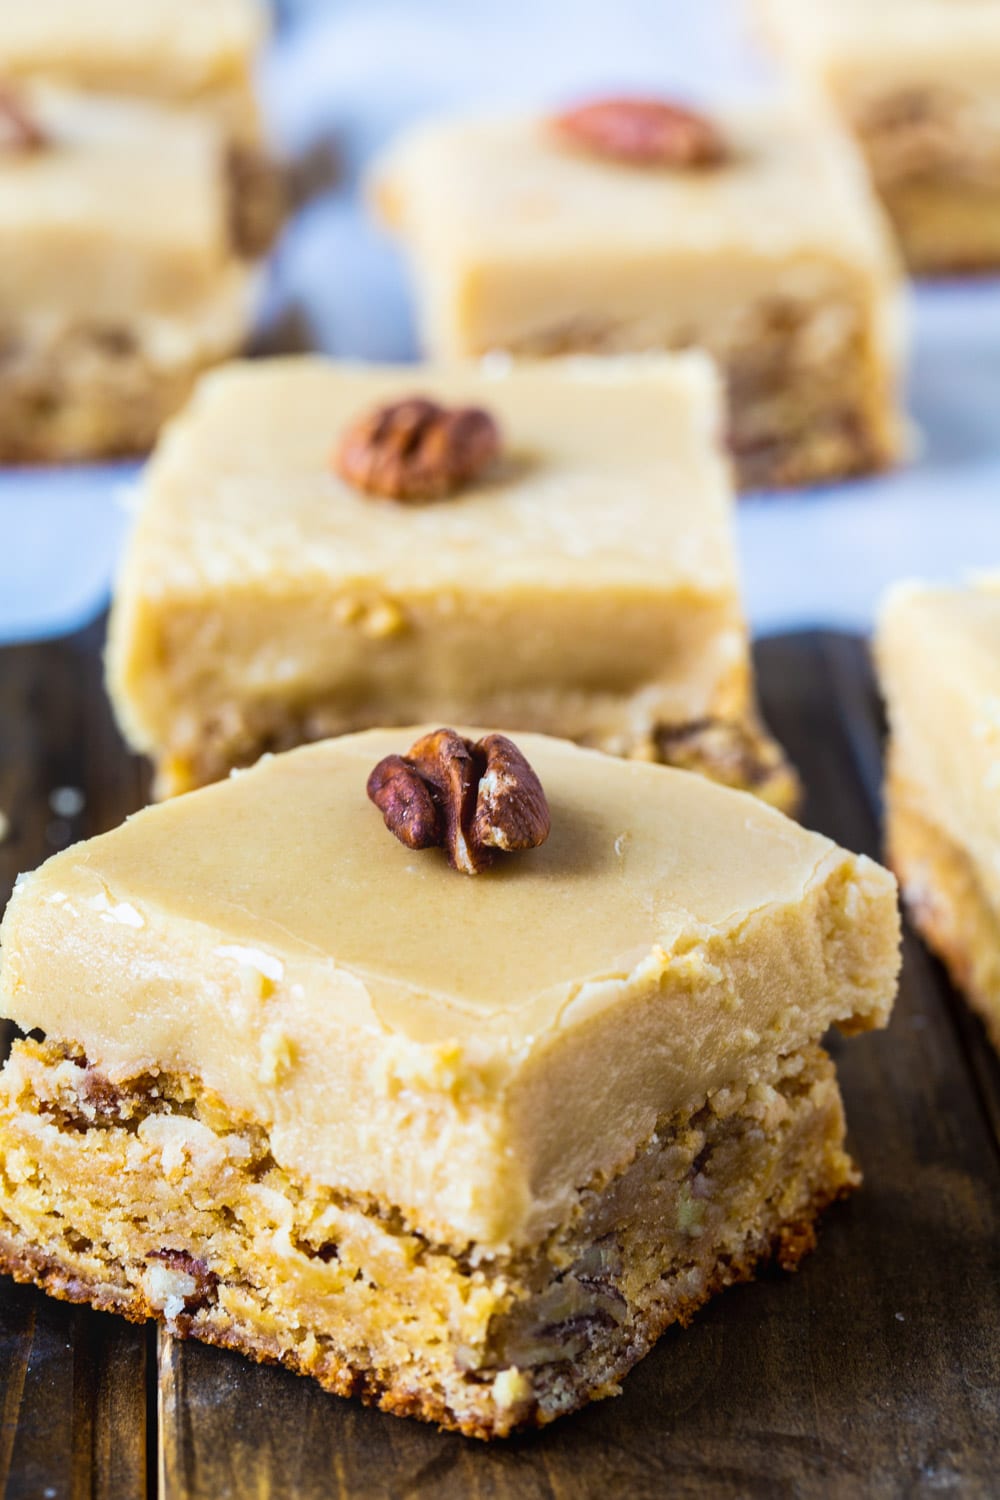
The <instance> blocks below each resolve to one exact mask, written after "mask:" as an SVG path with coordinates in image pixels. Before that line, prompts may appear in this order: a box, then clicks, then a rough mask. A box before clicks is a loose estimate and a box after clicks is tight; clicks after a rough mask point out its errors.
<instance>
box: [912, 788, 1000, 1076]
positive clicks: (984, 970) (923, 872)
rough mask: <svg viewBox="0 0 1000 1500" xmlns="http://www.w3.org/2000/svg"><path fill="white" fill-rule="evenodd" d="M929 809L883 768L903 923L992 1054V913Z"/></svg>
mask: <svg viewBox="0 0 1000 1500" xmlns="http://www.w3.org/2000/svg"><path fill="white" fill-rule="evenodd" d="M932 806H933V799H932V798H929V797H927V796H926V795H921V794H920V793H918V792H917V791H916V790H915V788H914V787H913V786H912V784H911V783H910V782H908V781H907V779H906V778H905V776H904V775H902V774H901V773H900V772H899V770H898V768H896V767H893V766H892V765H891V764H890V774H889V777H888V780H887V783H886V842H887V852H888V859H889V863H890V865H891V866H892V868H893V869H894V870H895V871H896V874H897V876H898V877H899V883H900V888H901V892H902V896H903V900H904V902H905V903H906V908H907V911H908V913H909V916H910V919H911V921H912V922H913V925H914V926H915V927H916V928H917V930H918V931H919V932H920V934H921V936H922V937H923V938H924V939H925V940H926V942H927V943H928V945H929V946H930V947H931V948H933V950H934V952H935V953H937V954H938V956H939V957H940V958H941V960H942V961H943V963H944V964H945V965H946V967H947V969H948V972H949V974H950V975H951V978H952V980H953V982H954V983H955V984H956V985H957V986H958V988H959V989H961V990H962V991H963V992H964V993H965V995H966V997H967V998H968V1000H969V1003H970V1005H972V1006H973V1008H974V1009H975V1010H977V1011H978V1012H979V1014H980V1015H981V1016H982V1018H983V1021H984V1022H985V1025H986V1029H987V1031H988V1032H989V1035H990V1039H991V1040H992V1042H993V1045H994V1046H995V1047H996V1048H997V1050H998V1051H1000V913H998V912H997V910H996V908H995V907H994V905H993V903H992V902H991V900H990V898H989V896H988V894H987V892H986V890H985V889H984V887H983V884H982V881H981V880H980V878H979V875H978V874H977V871H976V866H975V863H974V861H973V860H972V859H971V858H970V856H969V854H968V853H967V852H966V851H965V850H964V849H962V848H960V847H959V845H958V844H956V843H955V841H954V840H953V839H951V838H950V837H949V836H948V834H947V833H946V832H945V831H944V830H943V829H942V828H941V827H940V826H939V825H938V824H937V823H935V821H934V818H933V815H932V814H931V813H930V812H929V809H930V808H931V807H932Z"/></svg>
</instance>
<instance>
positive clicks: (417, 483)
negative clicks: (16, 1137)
mask: <svg viewBox="0 0 1000 1500" xmlns="http://www.w3.org/2000/svg"><path fill="white" fill-rule="evenodd" d="M500 447H501V442H500V429H499V427H498V426H497V423H496V422H495V421H494V419H493V418H492V417H491V416H490V414H489V412H487V411H483V410H481V409H480V408H479V407H476V406H457V407H446V406H441V405H440V404H439V403H438V402H437V401H430V400H428V399H427V398H426V397H424V396H410V397H408V398H407V399H406V400H403V401H395V402H393V403H392V404H391V405H388V406H380V407H377V408H376V409H375V410H374V411H370V412H365V413H364V414H363V415H362V416H360V417H359V418H358V419H357V420H356V421H354V422H352V423H351V424H350V426H349V427H348V428H347V430H346V432H345V433H344V434H343V436H342V438H341V440H340V444H339V446H338V448H337V452H336V454H335V456H334V467H335V468H336V470H337V472H338V473H339V474H340V476H341V478H342V479H346V480H347V482H348V484H352V485H353V486H354V487H355V488H356V489H359V490H362V491H363V492H364V493H365V494H367V495H377V496H380V497H382V498H383V499H389V500H412V501H419V500H441V499H444V498H445V497H446V496H448V495H454V494H455V493H457V491H459V490H461V489H464V488H465V487H466V486H467V485H470V484H472V483H474V481H475V480H477V479H478V478H479V477H480V476H481V475H482V474H483V473H484V471H485V470H486V469H487V468H488V467H489V465H490V464H491V463H493V462H494V461H495V459H496V458H497V457H498V456H499V454H500Z"/></svg>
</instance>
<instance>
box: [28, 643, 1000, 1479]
mask: <svg viewBox="0 0 1000 1500" xmlns="http://www.w3.org/2000/svg"><path fill="white" fill-rule="evenodd" d="M95 651H96V637H95V636H94V635H91V636H89V637H88V638H86V639H84V640H78V641H75V642H70V643H55V644H52V645H48V646H43V647H34V648H24V649H22V650H18V651H13V652H6V653H0V807H2V808H4V809H5V810H6V811H7V812H8V813H9V814H12V815H13V823H14V837H13V839H12V840H11V841H10V843H9V844H7V845H4V846H0V899H2V898H3V897H4V896H5V894H6V891H5V889H4V883H5V882H6V883H9V882H10V881H11V880H12V879H13V874H14V873H15V871H16V870H17V869H19V868H27V867H29V866H31V865H32V864H34V863H36V862H37V861H38V859H40V858H41V857H43V856H44V855H45V854H46V853H47V852H49V851H50V850H51V849H52V848H54V847H57V845H58V843H59V842H62V841H64V840H65V837H66V835H67V832H68V833H69V834H70V835H71V836H73V837H76V836H78V835H81V834H85V833H89V832H96V831H98V829H100V828H104V827H109V826H112V825H113V824H114V823H116V822H118V821H119V820H120V818H121V817H122V816H123V815H124V814H125V812H127V811H129V810H131V808H132V807H134V806H136V805H138V803H139V799H140V798H141V796H142V782H141V779H140V775H139V773H138V771H137V768H136V767H135V766H134V764H132V763H131V762H129V761H128V760H127V759H126V758H125V757H124V755H123V753H122V751H121V748H120V746H119V745H118V744H117V741H116V738H115V736H114V732H113V730H112V729H111V726H110V723H109V720H108V716H107V712H106V709H105V708H104V705H103V699H102V697H101V694H100V690H99V673H98V669H97V665H96V658H95ZM759 667H760V680H761V689H762V696H763V698H764V703H765V709H766V713H767V715H768V717H769V719H770V721H771V723H772V726H773V728H774V729H775V731H776V732H777V733H778V735H779V737H780V738H782V739H783V740H784V742H785V743H786V745H787V746H788V748H789V750H790V751H791V753H792V755H793V757H794V758H795V759H796V760H797V762H798V764H799V766H800V768H801V769H802V771H803V773H804V777H805V781H806V784H807V788H808V792H809V803H808V806H807V809H806V821H807V822H809V823H811V824H812V825H813V826H815V827H819V828H822V829H823V831H825V832H827V833H830V834H831V835H832V836H834V837H835V838H837V839H839V840H840V841H841V842H843V843H845V844H847V845H849V846H851V847H854V848H858V849H864V850H867V851H868V852H870V853H877V849H878V829H877V806H876V802H877V796H878V782H879V776H880V744H879V733H880V731H879V720H878V705H877V699H876V697H875V694H874V689H873V685H872V682H871V677H870V673H869V670H868V666H867V660H866V654H865V650H864V647H863V646H862V644H861V643H859V642H856V641H853V640H850V639H847V638H842V637H835V636H825V635H824V636H820V635H811V636H799V637H788V638H782V639H777V640H773V641H769V642H765V643H763V645H762V646H761V647H760V650H759ZM58 785H75V786H81V787H82V788H83V789H84V790H85V792H86V796H87V803H86V808H85V810H84V812H83V814H82V816H81V818H80V820H79V826H76V825H75V824H74V826H73V827H72V828H71V829H69V830H66V829H65V828H60V827H58V826H56V827H53V826H52V825H53V823H54V822H55V823H56V824H58V823H59V822H60V821H65V820H59V819H58V818H54V816H53V813H52V810H51V808H50V806H49V802H48V798H49V793H50V791H51V789H52V788H53V787H54V786H58ZM834 1050H835V1051H836V1053H837V1054H838V1060H839V1064H840V1069H841V1078H842V1082H843V1086H844V1093H845V1097H846V1100H847V1107H848V1116H849V1119H850V1124H851V1136H852V1145H853V1149H854V1151H855V1153H856V1155H857V1156H858V1157H859V1158H860V1160H861V1162H862V1165H863V1167H864V1170H865V1176H866V1184H865V1188H864V1191H863V1192H862V1193H861V1194H859V1195H857V1196H856V1197H855V1198H854V1199H853V1200H852V1201H851V1202H850V1203H847V1204H844V1205H841V1206H839V1207H838V1208H836V1209H834V1210H833V1211H832V1213H831V1214H830V1215H829V1216H828V1218H827V1220H826V1223H825V1226H824V1230H823V1234H822V1237H821V1240H820V1245H819V1248H818V1250H817V1252H816V1253H815V1254H814V1255H813V1256H811V1257H810V1258H809V1259H808V1260H807V1261H806V1262H805V1263H804V1265H803V1267H802V1269H801V1270H800V1271H799V1273H798V1274H797V1275H795V1276H791V1277H789V1276H783V1275H780V1274H777V1273H775V1274H768V1275H767V1276H765V1277H764V1278H763V1279H762V1280H761V1281H760V1282H758V1283H756V1284H755V1285H753V1286H749V1287H745V1288H740V1289H737V1290H734V1291H732V1292H729V1293H727V1294H725V1295H724V1296H723V1297H721V1298H718V1299H716V1301H715V1302H714V1303H713V1304H711V1305H710V1306H709V1307H708V1308H707V1309H706V1310H705V1311H704V1312H703V1313H702V1314H700V1315H699V1317H698V1318H697V1319H696V1321H695V1323H694V1324H693V1326H692V1327H691V1328H690V1329H689V1330H687V1331H679V1330H674V1331H672V1332H670V1333H668V1334H667V1336H666V1337H665V1338H664V1339H663V1340H662V1341H661V1343H660V1345H659V1346H658V1347H657V1349H656V1350H655V1351H654V1353H653V1354H652V1355H650V1357H649V1358H648V1359H647V1360H645V1361H644V1362H643V1363H642V1364H641V1365H640V1366H638V1367H637V1369H636V1370H635V1371H634V1372H633V1373H632V1374H631V1375H630V1376H629V1377H628V1379H627V1380H626V1382H625V1386H624V1394H623V1395H622V1396H621V1397H619V1398H618V1399H616V1400H612V1401H607V1402H604V1403H602V1404H600V1405H597V1406H594V1407H591V1408H590V1409H589V1410H588V1411H586V1412H583V1413H580V1414H579V1415H577V1416H575V1417H571V1418H568V1419H566V1420H565V1421H563V1422H561V1423H559V1424H557V1425H556V1426H554V1427H553V1428H551V1429H550V1430H549V1431H548V1432H546V1433H544V1434H542V1435H540V1436H533V1437H528V1438H520V1439H515V1440H514V1441H512V1442H509V1443H507V1444H503V1445H496V1446H495V1447H493V1448H485V1447H483V1446H482V1445H480V1444H477V1443H473V1442H470V1441H467V1440H464V1439H462V1438H459V1437H455V1436H452V1435H442V1434H439V1433H437V1432H435V1431H434V1430H432V1429H428V1428H425V1427H421V1426H419V1425H417V1424H415V1423H410V1422H403V1421H399V1420H397V1419H395V1418H392V1417H385V1416H381V1415H379V1414H377V1413H374V1412H371V1411H367V1410H365V1409H364V1408H362V1407H360V1406H357V1405H355V1404H353V1403H349V1402H345V1401H340V1400H337V1399H336V1398H333V1397H329V1396H326V1395H324V1394H323V1393H322V1392H321V1391H320V1390H319V1389H318V1387H315V1386H314V1385H313V1384H312V1383H311V1382H308V1381H305V1380H301V1379H298V1378H296V1377H294V1376H292V1375H289V1374H287V1373H285V1372H283V1371H281V1370H277V1369H272V1368H267V1367H261V1366H256V1365H252V1364H249V1363H247V1362H246V1361H244V1360H242V1359H240V1358H239V1357H238V1356H236V1355H230V1354H227V1353H224V1352H222V1351H219V1350H214V1349H209V1348H206V1347H203V1346H200V1345H196V1344H186V1345H182V1344H178V1343H175V1342H174V1341H173V1340H171V1339H169V1338H167V1337H165V1336H162V1335H161V1336H159V1338H158V1339H157V1340H156V1353H155V1354H154V1353H153V1352H152V1350H153V1343H152V1341H151V1342H150V1344H149V1350H150V1352H149V1356H148V1361H147V1340H146V1339H145V1338H144V1336H143V1333H142V1331H141V1330H133V1329H131V1328H128V1327H127V1326H126V1325H124V1324H121V1323H118V1322H116V1321H114V1320H112V1319H109V1318H107V1317H102V1316H100V1315H97V1314H92V1313H90V1312H88V1311H85V1310H81V1309H76V1310H73V1309H67V1308H64V1307H61V1306H59V1305H57V1304H54V1303H51V1302H48V1301H46V1299H45V1298H43V1297H42V1296H40V1295H38V1294H36V1293H34V1292H33V1291H31V1290H30V1289H24V1288H13V1287H12V1286H11V1285H10V1283H0V1415H2V1422H3V1425H2V1428H0V1488H2V1478H6V1482H7V1493H8V1494H10V1495H12V1496H15V1497H17V1500H21V1497H22V1496H23V1497H29V1496H30V1497H32V1500H34V1497H36V1496H43V1495H45V1494H46V1491H47V1490H50V1491H51V1492H52V1493H53V1494H54V1495H58V1496H60V1497H62V1496H64V1495H66V1496H73V1497H76V1496H78V1495H84V1496H85V1495H102V1496H103V1495H107V1496H119V1495H121V1496H125V1495H141V1494H142V1493H143V1492H144V1491H143V1486H144V1485H145V1484H147V1483H148V1486H149V1491H150V1493H152V1492H153V1490H154V1489H157V1488H158V1489H159V1490H160V1492H161V1493H162V1494H163V1495H164V1497H165V1500H220V1497H233V1500H244V1497H247V1500H249V1497H254V1500H263V1497H268V1496H274V1497H280V1500H284V1497H293V1496H294V1497H302V1500H319V1497H324V1500H325V1497H330V1496H336V1497H344V1500H347V1497H351V1500H353V1497H358V1496H363V1497H366V1500H368V1497H372V1500H380V1497H386V1500H389V1497H393V1500H395V1497H404V1496H415V1497H416V1496H433V1497H434V1500H452V1497H454V1500H458V1497H462V1500H465V1497H472V1500H479V1497H482V1500H493V1497H497V1500H506V1497H510V1500H515V1497H516V1500H534V1497H539V1500H541V1497H545V1500H570V1497H572V1500H578V1497H590V1496H594V1497H603V1496H606V1495H611V1496H618V1495H628V1496H630V1497H633V1496H634V1497H636V1500H645V1497H652V1496H654V1495H655V1496H661V1495H664V1494H669V1495H670V1496H672V1497H677V1500H685V1497H692V1500H694V1497H698V1500H702V1497H712V1500H716V1497H721V1500H726V1497H751V1500H753V1497H758V1496H760V1497H762V1500H763V1497H765V1496H766V1497H768V1500H770V1497H782V1496H789V1497H792V1496H794V1497H805V1500H809V1497H813V1496H815V1497H823V1500H826V1497H828V1496H833V1497H839V1496H844V1497H848V1496H850V1497H855V1496H868V1495H870V1496H875V1497H882V1496H886V1497H889V1496H910V1495H928V1496H930V1495H938V1494H940V1493H942V1492H943V1493H945V1494H953V1495H961V1496H967V1495H968V1496H979V1495H983V1496H987V1495H994V1494H996V1493H997V1474H998V1472H1000V1135H998V1126H1000V1066H998V1063H997V1059H996V1058H995V1056H994V1055H993V1053H992V1052H991V1051H990V1050H989V1048H988V1046H987V1044H986V1042H985V1038H984V1035H983V1033H982V1029H981V1027H980V1026H979V1024H978V1022H977V1021H976V1020H975V1019H974V1018H973V1017H972V1016H971V1015H970V1014H969V1012H968V1011H967V1010H966V1008H965V1007H964V1006H963V1005H962V1003H961V1001H960V999H959V998H958V997H957V996H956V995H954V993H953V992H952V991H951V990H950V988H949V987H948V985H947V983H946V982H945V979H944V976H943V974H942V971H941V970H940V968H939V966H938V965H937V964H936V963H935V962H934V961H933V960H932V959H931V958H930V957H929V956H928V955H927V954H926V952H925V951H924V950H923V948H922V947H921V946H920V945H919V944H918V943H917V942H916V941H915V940H914V939H913V938H912V937H910V936H908V937H907V941H906V962H905V973H904V982H903V988H902V993H901V996H900V1002H899V1006H898V1008H897V1012H896V1015H895V1018H894V1021H893V1024H892V1027H891V1028H890V1030H889V1031H888V1032H887V1033H885V1034H883V1035H879V1036H874V1037H863V1038H860V1039H857V1040H855V1041H852V1042H850V1043H840V1042H837V1041H835V1042H834ZM147 1380H148V1387H149V1394H150V1397H152V1396H153V1395H158V1401H153V1400H152V1399H151V1400H150V1401H149V1403H148V1404H147V1403H146V1400H145V1391H146V1384H147ZM154 1436H155V1437H156V1442H155V1443H153V1441H152V1439H153V1437H154ZM147 1476H148V1478H147Z"/></svg>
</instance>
